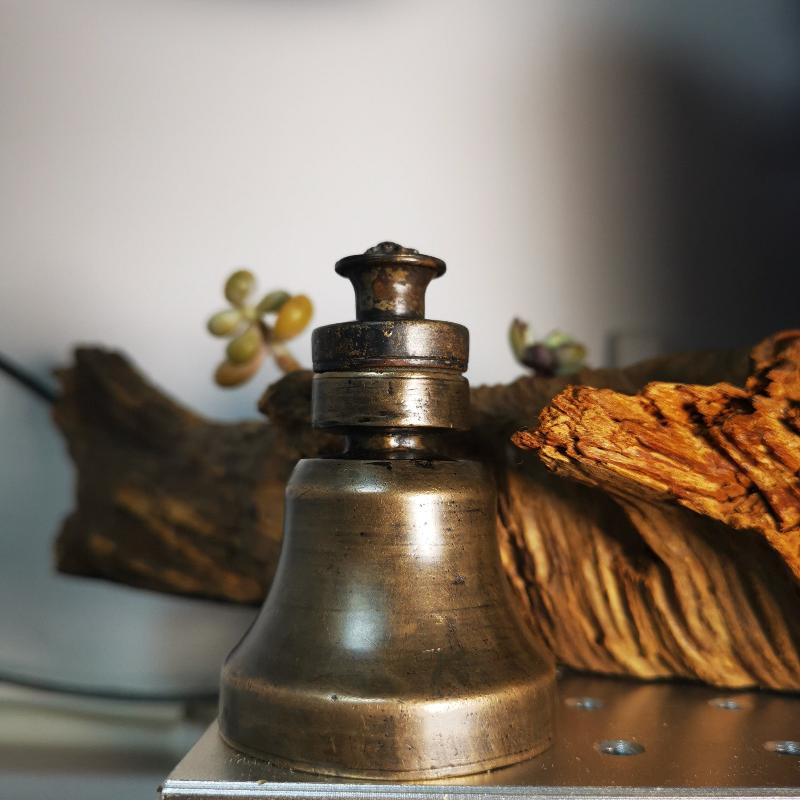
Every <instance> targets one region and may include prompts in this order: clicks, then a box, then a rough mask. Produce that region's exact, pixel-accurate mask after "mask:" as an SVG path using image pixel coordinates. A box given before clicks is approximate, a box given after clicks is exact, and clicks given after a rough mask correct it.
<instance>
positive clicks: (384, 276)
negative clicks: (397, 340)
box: [336, 242, 445, 321]
mask: <svg viewBox="0 0 800 800" xmlns="http://www.w3.org/2000/svg"><path fill="white" fill-rule="evenodd" d="M444 271H445V263H444V261H442V260H441V259H439V258H434V257H433V256H426V255H422V254H420V253H419V252H418V251H417V250H413V249H411V248H410V247H402V246H401V245H399V244H395V243H394V242H381V243H380V244H377V245H375V247H370V248H369V250H367V251H366V252H365V253H363V254H362V255H356V256H347V257H346V258H343V259H341V260H340V261H337V262H336V272H338V273H339V275H343V276H344V277H346V278H349V279H350V282H351V283H352V284H353V288H354V289H355V293H356V319H357V320H360V321H364V320H367V321H369V320H389V319H423V318H424V317H425V290H426V289H427V288H428V284H429V283H430V282H431V281H432V280H433V279H434V278H438V277H439V276H440V275H442V274H443V273H444Z"/></svg>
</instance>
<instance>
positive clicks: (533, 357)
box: [508, 318, 586, 377]
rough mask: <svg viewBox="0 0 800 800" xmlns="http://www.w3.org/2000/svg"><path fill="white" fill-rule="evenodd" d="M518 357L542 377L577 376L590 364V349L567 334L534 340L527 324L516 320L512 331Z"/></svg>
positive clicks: (559, 332) (512, 341)
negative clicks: (588, 362)
mask: <svg viewBox="0 0 800 800" xmlns="http://www.w3.org/2000/svg"><path fill="white" fill-rule="evenodd" d="M508 338H509V341H510V343H511V350H512V351H513V353H514V357H515V358H516V359H517V361H519V363H520V364H522V365H523V366H525V367H528V368H529V369H532V370H533V371H534V374H536V375H540V376H542V377H552V376H553V375H573V374H575V373H576V372H579V371H580V370H581V369H582V368H583V367H584V366H585V363H586V347H585V346H584V345H583V344H581V342H579V341H577V340H576V339H575V338H574V337H572V336H570V335H569V334H568V333H564V332H563V331H559V330H555V331H551V332H550V333H548V334H547V336H545V337H544V339H541V340H534V338H533V334H532V332H531V330H530V326H529V325H528V323H527V322H524V321H523V320H521V319H518V318H515V319H514V320H513V321H512V323H511V327H510V328H509V330H508Z"/></svg>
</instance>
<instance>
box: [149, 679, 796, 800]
mask: <svg viewBox="0 0 800 800" xmlns="http://www.w3.org/2000/svg"><path fill="white" fill-rule="evenodd" d="M559 692H560V695H559V699H558V705H557V713H556V732H555V743H554V745H553V747H552V748H550V750H548V751H547V752H546V753H544V754H543V755H541V756H539V757H537V758H534V759H531V760H530V761H526V762H523V763H521V764H516V765H514V766H511V767H506V768H504V769H499V770H494V771H492V772H484V773H481V774H478V775H472V776H469V777H465V778H450V779H446V780H439V781H429V782H425V783H414V784H411V783H394V784H389V783H386V784H383V783H377V782H374V781H363V782H359V781H354V780H352V779H346V780H344V779H343V780H337V779H335V778H330V777H327V776H321V775H311V774H307V773H302V772H297V771H292V770H287V769H280V768H278V767H276V766H273V765H271V764H270V763H269V762H266V761H260V760H258V759H255V758H251V757H249V756H244V755H242V754H240V753H238V752H236V751H235V750H232V749H231V748H229V747H228V746H226V745H225V744H224V743H223V742H222V740H221V739H220V738H219V735H218V733H217V727H216V723H215V724H213V725H212V726H211V727H210V728H209V729H208V730H207V731H206V732H205V734H204V735H203V736H202V738H201V739H200V740H199V741H198V742H197V744H196V745H195V746H194V747H193V748H192V749H191V750H190V751H189V753H188V754H187V755H186V757H185V758H184V759H183V760H182V761H181V762H180V764H178V766H177V767H176V768H175V770H174V771H173V772H172V773H171V774H170V776H169V777H168V778H167V779H166V780H165V782H164V785H163V787H162V788H161V797H162V800H177V798H181V800H190V799H192V798H198V800H199V798H204V800H209V798H215V799H216V800H227V799H228V798H260V799H262V800H266V798H269V799H270V800H289V799H290V798H291V800H298V799H301V800H302V799H304V798H307V799H308V800H312V799H313V800H322V798H336V799H337V800H339V799H340V798H342V799H343V798H348V800H350V799H352V800H355V799H356V798H363V800H401V799H402V800H412V798H422V797H425V798H431V797H436V798H442V800H461V799H462V798H463V800H467V798H469V800H480V798H487V799H488V798H492V800H500V799H501V798H502V799H504V798H509V799H510V798H520V797H524V798H578V797H581V798H586V797H604V798H612V797H620V798H622V797H624V798H653V797H658V798H666V799H668V798H679V797H719V798H726V797H731V798H733V797H736V798H742V797H753V798H755V797H771V798H772V797H774V798H784V797H785V798H789V797H792V798H797V797H800V697H798V696H796V695H795V696H792V695H779V694H775V693H766V692H747V693H727V694H726V693H722V692H720V691H719V690H715V689H710V688H708V687H704V686H698V685H694V684H679V683H650V684H646V683H637V682H633V681H625V680H615V679H608V678H598V677H587V676H583V675H568V676H566V677H563V678H561V680H560V681H559Z"/></svg>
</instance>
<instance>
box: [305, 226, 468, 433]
mask: <svg viewBox="0 0 800 800" xmlns="http://www.w3.org/2000/svg"><path fill="white" fill-rule="evenodd" d="M336 271H337V272H338V273H339V274H340V275H343V276H345V277H347V278H349V279H350V281H351V283H352V284H353V288H354V289H355V294H356V320H355V321H353V322H344V323H339V324H336V325H326V326H324V327H321V328H317V329H316V330H315V331H314V333H313V336H312V357H313V363H314V371H315V372H317V373H320V374H318V375H317V376H316V377H315V379H314V388H313V393H312V411H313V420H314V424H315V425H316V426H317V427H336V428H344V427H354V426H355V427H393V428H394V427H400V428H404V427H413V428H425V427H431V428H455V429H465V428H467V427H469V420H468V417H469V387H468V384H467V382H466V380H465V379H464V378H462V377H461V376H460V373H461V372H463V371H464V370H466V368H467V360H468V356H469V332H468V331H467V329H466V328H465V327H464V326H463V325H457V324H456V323H453V322H441V321H437V320H427V319H425V318H424V314H425V291H426V289H427V287H428V284H429V283H430V282H431V280H433V278H436V277H439V276H440V275H442V274H443V273H444V271H445V263H444V261H442V260H441V259H438V258H434V257H433V256H426V255H423V254H420V253H419V252H417V251H416V250H412V249H411V248H407V247H401V246H400V245H398V244H395V243H393V242H382V243H381V244H379V245H376V246H375V247H371V248H370V249H369V250H367V251H366V252H365V253H363V254H362V255H354V256H347V257H346V258H343V259H341V260H340V261H338V262H337V264H336Z"/></svg>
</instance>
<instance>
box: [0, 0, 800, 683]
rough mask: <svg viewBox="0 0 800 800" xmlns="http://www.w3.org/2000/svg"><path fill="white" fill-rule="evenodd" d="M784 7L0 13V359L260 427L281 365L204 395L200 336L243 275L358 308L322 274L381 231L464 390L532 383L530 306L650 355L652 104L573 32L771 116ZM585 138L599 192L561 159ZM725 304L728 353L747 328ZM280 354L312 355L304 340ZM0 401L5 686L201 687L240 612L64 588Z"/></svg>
mask: <svg viewBox="0 0 800 800" xmlns="http://www.w3.org/2000/svg"><path fill="white" fill-rule="evenodd" d="M765 9H766V11H767V13H764V10H765ZM784 10H785V4H783V3H779V2H764V3H758V2H741V1H736V2H734V1H733V0H732V1H731V2H727V3H702V4H697V3H689V2H681V3H653V2H642V3H638V4H637V3H573V4H564V3H561V2H555V0H540V2H536V3H532V2H529V1H528V0H491V1H489V0H487V1H486V2H471V1H469V0H439V1H438V2H430V0H383V1H381V2H366V0H330V1H329V2H312V1H311V0H308V1H307V2H294V3H292V2H285V1H281V2H279V1H278V0H70V2H64V1H63V0H1V1H0V11H1V12H2V26H1V27H0V36H1V37H2V39H1V40H0V178H1V179H0V245H1V246H0V347H1V348H2V350H3V351H5V352H7V353H8V354H9V355H10V356H12V357H13V358H15V359H16V360H18V361H19V362H21V363H23V364H25V365H27V366H28V367H30V368H32V369H33V370H35V371H36V372H38V373H40V374H41V375H43V376H46V375H47V374H48V371H49V369H50V368H51V367H52V366H54V365H57V364H63V363H66V362H68V361H69V358H70V349H71V348H72V346H73V345H74V344H75V343H78V342H100V343H103V344H105V345H108V346H111V347H116V348H120V349H123V350H125V351H126V352H127V353H129V354H130V355H131V356H132V357H133V358H134V359H135V361H136V362H137V363H138V364H139V365H140V366H141V367H142V369H144V370H145V371H146V372H147V373H148V374H149V375H150V376H151V377H152V378H153V379H154V380H155V381H156V382H158V383H159V384H161V385H162V386H163V387H164V388H165V389H167V390H168V391H169V392H171V393H172V394H174V395H176V396H177V397H178V398H180V399H181V400H183V401H184V402H186V403H187V404H190V405H192V406H194V407H195V408H197V409H199V410H201V411H203V412H205V413H207V414H209V415H213V416H216V417H221V418H239V417H242V416H251V415H254V413H255V412H254V404H255V400H256V398H257V396H258V394H259V393H260V392H261V391H262V389H263V387H264V385H265V384H266V383H267V382H268V381H269V380H272V379H274V377H276V375H275V372H274V371H273V372H269V371H265V372H263V373H262V374H261V376H260V377H259V379H258V380H257V381H256V382H254V384H253V385H252V386H251V387H249V388H247V389H245V390H241V391H237V392H234V393H226V392H223V391H221V390H219V389H217V388H215V387H214V386H213V384H212V383H211V380H210V375H211V372H212V370H213V368H214V366H215V365H216V363H217V361H218V359H219V357H220V354H221V345H220V343H219V342H218V341H215V340H212V339H211V338H210V337H208V336H207V335H206V334H205V332H204V322H205V319H206V317H207V316H208V315H209V314H210V313H211V312H212V311H214V310H216V309H217V308H218V307H221V294H220V288H221V282H222V279H223V278H224V276H225V274H226V273H227V271H229V270H230V269H231V268H232V267H234V266H237V265H249V266H250V267H251V268H253V269H254V270H255V271H256V272H257V274H258V275H259V276H260V277H261V279H262V281H261V285H262V288H263V289H265V290H266V289H271V288H278V287H285V288H287V289H288V290H290V291H292V292H306V293H308V294H309V295H311V297H312V298H313V299H314V300H315V302H316V305H317V314H316V319H315V323H316V324H324V323H329V322H334V321H339V320H342V319H346V318H350V317H351V316H352V305H353V303H352V297H351V291H350V289H349V287H348V286H347V285H346V283H345V282H343V281H342V280H341V279H340V278H338V277H337V276H336V275H335V274H334V272H333V269H332V266H333V262H334V261H335V260H336V259H337V258H339V257H341V256H342V255H345V254H349V253H353V252H358V251H360V250H363V249H365V248H366V247H368V246H370V245H372V244H374V243H376V242H378V241H380V240H382V239H387V238H392V239H395V240H397V241H400V242H401V243H404V244H407V245H410V246H414V247H417V248H419V249H420V250H422V251H424V252H429V253H432V254H434V255H438V256H441V257H443V258H444V259H445V260H447V262H448V264H449V267H450V272H449V273H448V275H447V276H445V278H443V279H442V280H441V281H438V282H437V283H436V284H434V285H433V286H432V287H431V289H430V291H429V303H428V308H429V311H430V313H431V315H432V316H436V317H439V318H442V319H450V320H456V321H460V322H463V323H466V324H467V325H469V326H470V328H471V329H472V334H473V345H472V366H471V369H470V373H469V377H470V379H471V380H472V381H473V382H474V383H476V382H487V381H503V380H508V379H510V378H512V377H513V376H514V375H516V374H517V373H518V370H517V368H516V367H515V366H514V364H513V362H512V359H511V356H510V354H509V352H508V350H507V347H506V344H505V334H506V328H507V325H508V322H509V321H510V319H511V317H512V316H514V315H522V316H524V317H526V318H528V319H530V320H531V321H532V322H533V323H534V326H535V328H536V330H537V331H538V332H540V333H546V332H547V331H548V330H549V329H550V328H552V327H555V326H561V327H564V328H566V329H568V330H569V331H570V332H572V333H574V334H576V335H577V336H579V337H580V338H582V339H584V340H585V341H586V342H587V343H588V344H589V346H590V348H591V351H592V353H593V357H594V360H595V362H601V361H603V360H604V358H605V351H606V343H607V339H608V336H609V335H610V333H612V332H613V331H615V330H619V329H620V328H622V329H625V330H644V331H646V332H647V331H654V332H655V333H654V335H655V336H656V337H658V336H661V335H662V334H664V333H665V331H667V330H668V328H669V324H670V321H671V320H672V319H673V317H674V313H675V309H674V308H673V307H671V306H670V304H669V303H668V302H666V296H667V294H666V289H668V287H669V282H670V277H669V273H668V272H667V271H665V270H663V269H661V267H662V266H663V263H662V262H661V261H659V258H658V257H657V255H656V253H657V251H658V249H659V248H658V242H659V239H658V237H657V235H656V234H655V232H654V230H655V229H654V226H653V218H654V213H656V212H655V211H654V209H657V208H658V204H657V203H655V204H654V203H653V197H652V195H653V191H652V190H651V189H650V188H648V187H650V186H651V181H650V179H651V177H652V176H656V177H658V176H659V169H658V164H657V163H656V164H654V163H653V161H654V158H653V155H652V152H651V147H652V143H653V141H655V140H657V139H658V124H657V122H653V120H652V119H651V118H650V117H648V116H646V115H645V114H644V113H642V114H638V113H637V109H642V108H645V109H646V108H647V107H648V105H647V102H648V92H647V87H645V91H644V94H643V95H642V94H637V91H636V90H635V82H634V84H633V85H634V89H631V86H630V85H629V84H627V83H626V82H625V81H621V82H620V84H619V91H618V92H616V88H615V84H614V82H612V83H611V84H602V85H600V84H597V83H594V82H593V81H592V76H591V74H588V73H587V64H588V63H590V61H581V59H582V58H583V57H584V55H585V48H584V45H585V41H586V38H587V36H593V37H597V36H598V35H599V33H603V34H604V35H605V34H607V35H608V36H609V37H610V38H611V40H615V39H620V40H621V41H624V42H627V43H629V44H630V43H636V46H637V47H644V48H648V47H649V48H651V49H653V50H656V51H658V50H659V49H663V48H665V47H666V48H667V49H668V50H670V52H672V53H673V55H674V58H675V59H677V60H678V61H680V62H681V63H683V64H684V65H685V67H686V69H687V70H688V71H689V72H691V71H692V70H694V71H695V72H698V71H699V72H701V73H703V75H705V74H706V73H709V74H711V73H713V80H714V81H716V82H717V84H718V86H719V87H726V91H729V92H731V93H740V94H744V95H748V96H758V97H759V98H761V100H760V102H763V104H766V105H767V106H769V105H770V104H776V103H778V104H779V103H780V102H781V98H785V96H786V95H787V94H790V93H791V92H793V91H795V90H796V86H797V80H796V72H795V68H796V61H795V56H796V51H795V50H793V49H792V48H793V45H792V44H791V36H792V35H793V34H792V29H791V28H789V27H788V26H786V25H785V23H784V21H783V13H784ZM582 43H583V44H582ZM590 71H591V70H590V69H589V72H590ZM623 77H624V76H623ZM639 88H641V87H639ZM609 99H611V100H613V101H614V102H609ZM593 102H596V105H594V106H593V105H592V103H593ZM587 109H590V110H588V111H587ZM591 109H594V110H597V109H599V114H598V115H597V116H594V111H593V110H591ZM603 109H605V111H603ZM609 109H610V110H609ZM587 141H590V142H594V145H595V147H594V149H591V152H589V153H588V154H587V153H584V154H583V157H584V158H585V159H588V161H589V162H591V164H592V165H593V166H599V167H600V168H601V169H599V170H597V171H596V172H594V173H592V172H591V170H589V171H587V172H584V171H582V166H581V164H582V163H583V162H581V161H580V159H578V160H575V159H574V158H573V156H574V155H575V152H576V148H579V147H580V143H581V142H587ZM597 174H604V175H605V177H604V178H600V179H598V178H597ZM592 176H594V177H592ZM661 177H662V178H663V176H661ZM598 180H599V182H598ZM593 181H594V182H593ZM735 311H736V309H735V308H734V309H733V311H732V312H731V315H730V316H729V317H727V318H726V320H727V321H725V320H723V322H722V323H720V324H718V325H716V327H715V328H714V331H715V333H717V334H719V335H718V338H719V339H720V341H728V340H731V341H732V340H735V339H736V337H737V336H738V337H740V338H741V337H746V336H748V335H749V332H748V331H747V330H741V329H740V326H738V323H737V322H736V314H735V313H734V312H735ZM723 323H724V324H723ZM726 326H727V327H726ZM709 343H716V342H709ZM294 349H295V352H296V354H297V355H298V356H299V357H300V358H301V360H304V361H305V362H306V363H308V361H309V343H308V336H304V337H303V338H302V339H300V340H298V342H297V343H296V345H295V348H294ZM0 402H2V418H1V419H0V474H2V484H0V501H1V502H0V524H1V525H2V528H1V529H0V537H2V538H1V539H0V547H2V562H1V563H0V649H2V653H0V665H5V666H7V667H9V668H10V667H13V668H14V669H16V670H19V671H26V672H29V673H32V674H40V675H50V676H57V677H60V678H63V679H65V680H72V681H84V682H87V683H92V682H94V683H98V682H99V683H103V684H105V685H114V684H118V685H127V686H134V687H138V688H153V687H159V686H165V685H170V686H175V685H192V686H199V685H200V684H206V685H211V684H213V682H214V680H215V677H214V676H215V671H216V667H217V663H218V660H219V658H220V654H221V653H222V652H224V650H225V649H226V648H227V647H228V646H229V643H230V641H232V640H234V639H235V638H236V636H238V632H239V631H240V630H241V628H242V626H243V625H244V624H245V623H246V621H247V619H249V616H250V612H248V611H241V610H237V609H222V608H218V607H215V606H212V605H211V604H200V603H193V602H190V601H179V600H175V599H167V598H160V597H156V596H154V595H147V594H145V593H141V592H134V591H130V590H126V589H123V588H120V587H112V586H105V585H101V584H93V583H91V582H88V581H81V580H77V579H73V578H61V577H55V576H53V575H52V574H51V572H50V566H49V547H50V542H51V539H52V537H53V535H54V533H55V531H56V529H57V526H58V522H59V520H60V518H61V517H62V515H63V514H64V513H65V512H66V511H67V510H68V508H69V507H70V503H71V483H72V477H71V472H70V467H69V465H68V462H67V460H66V458H65V456H64V453H63V450H62V447H61V444H60V441H59V439H58V437H57V435H56V434H55V433H54V432H53V430H52V428H51V426H50V424H49V422H48V419H47V415H46V411H45V409H43V408H40V407H39V406H38V405H37V401H35V400H34V399H32V398H30V397H28V396H27V395H22V394H21V393H20V390H19V389H18V388H17V387H15V386H13V385H11V384H9V383H8V382H7V381H4V380H3V381H0Z"/></svg>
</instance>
